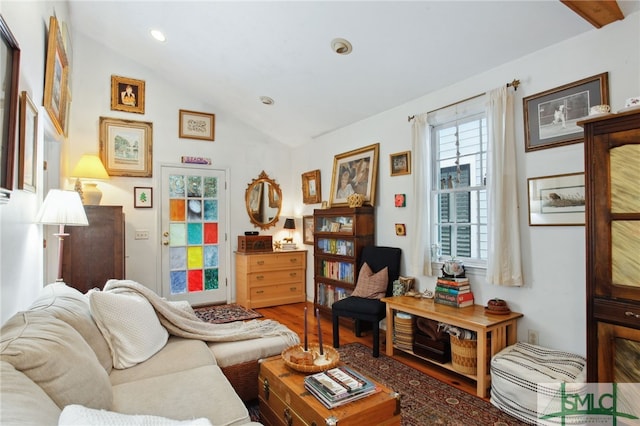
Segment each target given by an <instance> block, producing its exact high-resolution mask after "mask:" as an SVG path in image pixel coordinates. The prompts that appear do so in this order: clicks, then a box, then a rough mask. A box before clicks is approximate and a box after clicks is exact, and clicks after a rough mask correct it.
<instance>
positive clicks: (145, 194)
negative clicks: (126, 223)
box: [133, 186, 153, 209]
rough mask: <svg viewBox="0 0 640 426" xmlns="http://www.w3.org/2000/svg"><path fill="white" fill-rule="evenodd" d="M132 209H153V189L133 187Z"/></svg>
mask: <svg viewBox="0 0 640 426" xmlns="http://www.w3.org/2000/svg"><path fill="white" fill-rule="evenodd" d="M133 207H135V208H136V209H150V208H151V207H153V188H151V187H150V186H136V187H134V188H133Z"/></svg>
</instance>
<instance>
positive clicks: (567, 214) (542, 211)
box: [527, 173, 585, 226]
mask: <svg viewBox="0 0 640 426" xmlns="http://www.w3.org/2000/svg"><path fill="white" fill-rule="evenodd" d="M527 184H528V185H527V186H528V192H529V225H530V226H545V225H565V226H566V225H576V226H579V225H584V221H585V192H584V191H585V189H584V173H569V174H563V175H555V176H541V177H533V178H529V179H527Z"/></svg>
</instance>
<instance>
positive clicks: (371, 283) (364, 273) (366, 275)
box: [351, 262, 389, 299]
mask: <svg viewBox="0 0 640 426" xmlns="http://www.w3.org/2000/svg"><path fill="white" fill-rule="evenodd" d="M388 285H389V268H387V267H384V268H382V269H381V270H379V271H378V272H376V273H375V274H374V273H373V271H372V270H371V268H370V267H369V265H368V264H367V263H366V262H365V263H363V264H362V267H361V268H360V272H359V273H358V282H357V283H356V288H355V289H354V290H353V293H352V294H351V295H352V296H356V297H363V298H365V299H382V298H383V297H384V296H385V294H386V292H387V286H388Z"/></svg>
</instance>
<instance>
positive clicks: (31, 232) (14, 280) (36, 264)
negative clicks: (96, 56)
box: [0, 1, 68, 321]
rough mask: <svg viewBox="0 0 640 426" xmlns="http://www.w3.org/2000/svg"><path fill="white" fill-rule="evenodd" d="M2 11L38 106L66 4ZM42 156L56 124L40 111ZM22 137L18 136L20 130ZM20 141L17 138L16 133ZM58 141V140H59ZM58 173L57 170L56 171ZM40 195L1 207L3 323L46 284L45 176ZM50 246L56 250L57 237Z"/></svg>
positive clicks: (5, 6) (22, 194) (21, 196)
mask: <svg viewBox="0 0 640 426" xmlns="http://www.w3.org/2000/svg"><path fill="white" fill-rule="evenodd" d="M0 13H2V16H3V17H4V19H5V21H6V23H7V25H8V26H9V29H10V30H11V32H12V33H13V35H14V37H15V38H16V40H17V41H18V45H19V47H20V81H19V90H20V91H23V90H24V91H26V92H27V93H28V94H29V97H30V98H31V99H32V100H33V102H34V103H35V104H36V105H42V99H43V96H44V86H43V81H44V55H45V52H46V44H45V43H46V38H47V37H46V34H47V29H48V27H49V16H51V15H56V16H57V17H58V18H59V19H63V20H64V19H65V18H66V16H67V14H68V9H67V5H66V3H65V2H53V1H51V2H22V3H19V2H0ZM38 120H39V132H38V133H39V135H38V138H39V141H38V147H37V158H38V160H39V162H41V161H42V158H43V145H44V143H43V140H44V134H45V131H46V132H47V133H48V134H50V129H51V123H50V121H49V119H48V117H47V115H46V112H45V111H44V109H43V108H39V118H38ZM16 133H17V132H16ZM16 138H17V134H16ZM54 143H55V142H54ZM17 158H18V144H17V139H16V150H15V159H14V172H13V174H14V187H17V181H18V162H17ZM54 170H55V168H54ZM36 179H37V185H36V187H37V193H31V192H26V191H21V190H14V191H13V193H12V194H11V199H10V201H9V203H8V204H6V205H0V293H1V297H0V299H1V302H0V303H1V308H0V319H1V320H2V321H4V320H5V319H6V318H8V317H9V316H11V315H12V314H13V313H14V312H16V311H18V310H20V309H24V308H26V307H27V306H28V305H29V304H30V303H31V302H32V301H33V299H34V298H35V296H36V295H37V294H38V292H39V290H40V289H41V288H42V286H43V270H44V257H43V249H42V244H43V243H42V240H43V233H42V229H41V228H42V227H41V226H39V225H36V224H34V219H35V216H36V213H37V211H38V207H39V206H40V203H41V201H42V199H43V198H44V197H43V182H44V172H43V171H42V170H39V171H38V174H37V178H36ZM50 244H51V245H53V246H57V245H56V242H55V241H53V239H52V240H51V241H50Z"/></svg>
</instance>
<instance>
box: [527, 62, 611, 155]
mask: <svg viewBox="0 0 640 426" xmlns="http://www.w3.org/2000/svg"><path fill="white" fill-rule="evenodd" d="M608 88H609V82H608V73H606V72H605V73H602V74H598V75H594V76H592V77H588V78H584V79H582V80H578V81H575V82H573V83H569V84H565V85H564V86H560V87H556V88H555V89H551V90H547V91H545V92H542V93H538V94H535V95H533V96H528V97H526V98H524V99H523V104H524V105H523V110H524V130H525V134H524V136H525V137H524V142H525V147H524V148H525V151H527V152H529V151H535V150H538V149H546V148H553V147H556V146H562V145H569V144H572V143H577V142H582V140H583V139H584V137H583V131H582V127H580V126H578V125H577V124H576V123H577V122H578V121H580V120H583V119H585V118H587V117H588V116H589V110H590V109H591V107H592V106H594V105H600V104H608V103H609V89H608Z"/></svg>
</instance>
